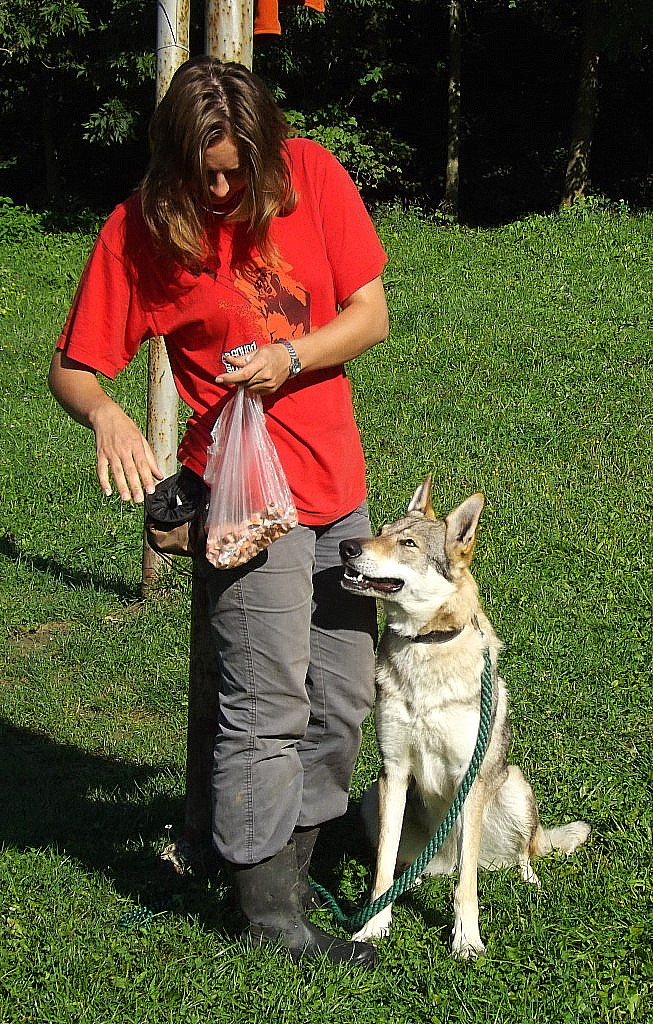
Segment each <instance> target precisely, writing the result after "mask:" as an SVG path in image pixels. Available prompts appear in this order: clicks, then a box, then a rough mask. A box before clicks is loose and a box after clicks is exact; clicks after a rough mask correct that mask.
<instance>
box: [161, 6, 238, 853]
mask: <svg viewBox="0 0 653 1024" xmlns="http://www.w3.org/2000/svg"><path fill="white" fill-rule="evenodd" d="M205 15H206V17H205V52H206V53H207V54H208V55H210V56H211V57H217V58H218V60H222V61H232V60H233V61H237V62H238V63H239V64H245V65H246V66H247V67H250V68H251V66H252V51H253V32H254V5H253V0H240V2H239V0H206V7H205ZM193 563H194V564H193V590H192V601H191V624H190V678H189V688H188V733H187V742H186V807H185V821H184V840H185V844H184V849H183V850H179V847H178V844H175V847H176V852H175V853H173V856H172V857H171V858H170V859H172V860H173V861H174V860H175V859H176V861H177V864H179V862H181V864H182V865H183V863H184V860H189V861H190V864H191V865H192V867H193V868H194V869H195V870H199V871H204V870H206V871H210V870H211V867H212V865H213V864H214V863H215V854H214V853H213V850H212V842H211V770H212V763H213V744H214V740H215V730H216V723H217V721H218V693H217V678H218V665H217V655H216V650H215V644H214V643H213V641H212V638H211V624H210V622H209V614H208V604H207V595H206V584H205V580H204V578H203V575H202V568H201V565H200V563H199V560H197V559H194V560H193ZM179 854H181V857H180V856H179Z"/></svg>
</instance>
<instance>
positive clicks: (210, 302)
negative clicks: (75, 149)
mask: <svg viewBox="0 0 653 1024" xmlns="http://www.w3.org/2000/svg"><path fill="white" fill-rule="evenodd" d="M288 152H289V160H290V166H291V172H292V181H293V185H294V187H295V189H296V191H297V193H298V195H299V201H298V203H297V206H296V208H295V210H294V211H293V212H292V213H290V214H287V215H283V216H279V217H276V218H275V220H274V221H273V223H272V229H271V238H272V240H273V242H274V243H275V245H276V247H277V250H278V252H279V253H280V257H281V258H280V260H279V261H278V262H277V263H275V265H274V266H270V265H267V264H266V263H265V261H264V260H263V259H262V257H260V256H259V255H258V254H257V256H256V269H255V271H254V272H252V271H250V272H246V271H244V270H243V271H241V270H239V269H238V261H239V254H241V253H242V251H243V246H244V245H245V244H246V243H245V239H244V230H243V227H242V226H241V225H237V224H225V223H224V222H221V221H220V220H219V218H218V217H216V218H215V226H214V227H213V228H212V229H211V234H210V242H211V246H212V255H211V258H210V259H209V260H208V263H209V264H210V265H209V266H207V268H206V269H205V270H203V271H202V272H201V273H199V274H193V273H191V272H189V271H186V270H183V269H180V268H179V267H176V268H174V273H173V272H171V270H170V268H168V270H166V269H165V268H164V266H163V261H162V260H161V259H159V258H157V255H156V254H155V251H154V248H153V244H152V241H151V238H150V234H149V231H148V229H147V227H146V225H145V222H144V220H143V218H142V214H141V209H140V200H139V197H138V196H137V195H135V196H132V197H131V198H130V199H128V200H127V201H126V202H125V203H122V204H120V205H119V206H118V207H116V209H115V210H114V211H113V213H112V214H111V215H110V217H109V219H108V220H107V222H106V224H105V225H104V227H103V228H102V231H101V232H100V235H99V237H98V239H97V242H96V244H95V246H94V248H93V251H92V253H91V255H90V257H89V260H88V263H87V265H86V268H85V270H84V273H83V275H82V278H81V281H80V284H79V287H78V290H77V294H76V296H75V299H74V302H73V305H72V308H71V310H70V313H69V315H68V319H67V321H66V324H65V326H64V328H63V331H62V333H61V337H60V338H59V342H58V346H59V348H62V349H64V350H65V352H66V353H67V355H69V356H70V358H71V359H74V360H76V361H77V362H79V363H83V364H84V365H86V366H90V367H91V368H92V369H94V370H98V371H99V372H101V373H103V374H105V375H106V376H107V377H111V378H113V377H115V376H116V374H117V373H118V372H119V371H120V370H121V369H123V368H124V367H125V366H126V365H127V363H128V362H129V360H130V359H131V358H132V357H133V356H134V355H135V353H136V352H137V350H138V348H139V346H140V345H141V344H142V342H143V341H145V340H147V339H148V338H150V337H153V336H155V335H163V336H164V338H165V341H166V347H167V351H168V356H169V359H170V365H171V368H172V373H173V376H174V379H175V384H176V386H177V390H178V391H179V394H180V395H181V397H182V398H183V399H184V401H185V402H187V404H188V405H189V406H190V407H191V409H192V410H193V415H192V416H191V418H190V419H189V420H188V424H187V429H186V433H185V435H184V438H183V440H182V442H181V445H180V448H179V459H180V461H181V462H182V463H184V464H185V465H187V466H189V467H190V468H191V469H193V470H194V471H195V472H196V473H199V474H200V475H201V474H202V473H203V471H204V466H205V463H206V449H207V447H208V445H209V444H210V441H211V437H210V434H211V429H212V427H213V424H214V423H215V420H216V417H217V415H218V414H219V412H220V409H221V408H222V406H223V405H224V402H225V401H226V400H227V399H228V397H229V395H230V394H231V392H230V391H229V390H228V389H226V388H224V387H220V386H218V385H217V384H216V383H215V379H214V378H215V377H216V375H217V374H219V373H223V372H224V370H225V368H226V367H225V364H224V363H223V362H222V358H221V357H222V355H223V353H225V352H230V353H234V354H235V353H237V352H239V351H242V350H245V351H246V350H248V349H249V348H251V346H252V345H253V344H254V345H257V346H260V345H264V344H269V343H270V342H271V341H275V340H277V339H281V338H287V339H289V340H292V339H293V338H298V337H301V336H303V335H306V334H309V333H310V332H311V331H312V330H316V329H317V328H318V327H321V326H323V325H324V324H326V323H328V322H329V321H331V320H332V319H333V318H334V316H335V315H336V313H337V309H338V306H339V304H340V303H342V302H343V301H344V300H345V299H347V298H348V297H349V296H350V295H351V294H352V293H353V292H355V291H356V290H357V289H358V288H361V287H362V286H363V285H365V284H367V283H368V282H369V281H371V280H373V279H374V278H375V277H378V276H379V274H380V273H381V271H382V269H383V266H384V264H385V261H386V257H385V254H384V252H383V249H382V247H381V244H380V242H379V240H378V238H377V236H376V232H375V231H374V227H373V225H372V222H371V220H370V218H369V215H368V213H367V211H366V210H365V207H364V206H363V203H362V201H361V199H360V196H359V194H358V191H357V189H356V186H355V185H354V183H353V182H352V180H351V178H350V177H349V175H348V174H347V172H346V171H345V170H344V168H343V167H342V166H341V165H340V164H339V163H338V161H337V160H336V159H335V158H334V157H333V156H332V155H331V154H330V153H328V152H327V150H325V149H323V148H322V147H321V146H319V145H317V144H316V143H314V142H311V141H310V140H307V139H290V140H289V141H288ZM263 405H264V409H265V414H266V422H267V426H268V430H269V432H270V435H271V437H272V440H273V441H274V443H275V445H276V448H277V451H278V452H279V457H280V459H281V463H282V465H283V467H284V470H285V472H286V475H287V477H288V483H289V484H290V489H291V491H292V493H293V497H294V499H295V504H296V507H297V512H298V515H299V521H300V522H302V523H305V524H309V525H319V524H323V523H329V522H333V521H334V520H335V519H338V518H340V517H341V516H343V515H346V514H347V513H349V512H351V511H352V510H353V509H354V508H356V507H357V506H358V505H359V504H360V502H361V501H362V500H363V499H364V497H365V465H364V461H363V453H362V449H361V444H360V438H359V435H358V430H357V428H356V424H355V422H354V417H353V410H352V404H351V391H350V386H349V381H348V379H347V376H346V374H345V370H344V367H342V366H335V367H330V368H328V369H325V370H316V371H311V372H305V373H302V374H300V376H299V377H297V378H291V379H289V380H288V381H287V382H286V383H285V384H284V385H283V386H282V387H281V388H280V389H279V390H278V391H277V392H276V393H275V394H274V395H271V396H270V397H269V398H266V399H264V402H263Z"/></svg>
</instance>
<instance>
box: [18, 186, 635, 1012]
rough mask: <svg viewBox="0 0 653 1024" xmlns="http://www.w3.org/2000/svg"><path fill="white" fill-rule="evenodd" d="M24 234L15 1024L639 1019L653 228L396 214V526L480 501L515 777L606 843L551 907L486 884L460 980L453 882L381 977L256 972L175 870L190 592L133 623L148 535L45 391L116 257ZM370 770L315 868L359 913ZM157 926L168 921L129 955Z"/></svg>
mask: <svg viewBox="0 0 653 1024" xmlns="http://www.w3.org/2000/svg"><path fill="white" fill-rule="evenodd" d="M4 213H5V216H4V223H3V221H2V220H0V374H1V377H0V379H1V381H2V384H1V387H2V418H3V424H2V447H1V448H0V474H1V476H0V478H1V480H2V484H1V487H0V490H1V506H0V507H1V515H2V522H1V523H0V607H1V609H2V625H1V628H2V633H3V644H2V664H1V667H0V730H1V732H2V738H3V757H2V761H1V763H0V777H1V782H0V844H1V856H0V878H1V881H0V1022H9V1021H11V1022H12V1024H14V1022H16V1024H18V1022H20V1024H23V1022H33V1024H36V1022H38V1024H68V1022H70V1024H73V1022H74V1024H109V1022H111V1024H113V1022H115V1024H131V1022H138V1024H155V1022H156V1024H168V1022H169V1024H200V1022H201V1024H205V1022H206V1021H207V1020H210V1021H212V1022H214V1024H227V1022H229V1024H231V1022H240V1021H242V1022H259V1021H260V1022H263V1021H266V1022H267V1021H268V1020H269V1019H270V1018H271V1016H272V1015H274V1019H275V1020H276V1021H277V1022H279V1024H314V1022H315V1024H318V1022H320V1024H321V1022H323V1021H331V1020H333V1019H334V1018H336V1017H337V1018H338V1019H341V1020H343V1021H348V1022H349V1021H356V1022H358V1024H377V1022H388V1024H400V1022H401V1024H403V1022H411V1024H449V1022H461V1024H462V1022H475V1021H483V1022H485V1021H487V1022H492V1024H517V1022H522V1021H528V1022H534V1024H549V1022H550V1021H552V1020H555V1021H557V1022H563V1024H576V1022H588V1024H589V1022H596V1021H601V1022H613V1021H614V1022H620V1021H635V1020H644V1018H645V1015H646V1013H647V1011H646V1009H645V1008H646V1005H650V1000H651V997H652V996H653V961H652V957H651V952H650V934H651V928H652V927H653V913H652V903H651V880H652V871H651V839H652V835H651V827H652V819H653V815H652V812H651V764H652V763H653V749H652V747H653V744H652V742H651V740H652V732H653V727H652V725H651V722H652V721H653V700H652V692H651V667H652V666H651V661H652V658H651V654H652V649H651V597H652V573H651V563H652V559H651V555H652V551H651V511H652V506H653V498H652V495H653V469H652V455H653V405H652V402H651V384H652V376H653V375H652V372H651V371H652V367H653V356H652V342H653V327H652V324H653V308H652V301H651V243H652V242H653V216H651V215H641V216H635V215H632V214H630V213H629V212H628V210H627V209H626V208H624V207H623V206H621V205H619V206H614V207H603V206H601V205H599V204H592V203H590V204H588V205H587V206H585V207H583V208H581V209H579V210H577V211H574V212H572V213H568V214H565V215H561V216H551V217H533V218H529V219H527V220H524V221H521V222H518V223H513V224H509V225H506V226H503V227H500V228H496V229H493V230H471V229H463V228H460V229H457V228H450V227H443V226H439V225H437V224H434V223H430V222H428V221H427V220H425V219H424V218H422V217H421V216H420V215H419V214H418V213H417V212H409V213H406V212H400V211H396V210H388V211H385V212H384V213H382V214H380V215H379V218H378V226H379V231H380V233H381V236H382V238H383V241H384V243H385V245H386V248H387V251H388V254H389V257H390V262H389V266H388V270H387V273H386V285H387V291H388V299H389V305H390V312H391V323H392V330H391V336H390V338H389V340H388V341H387V342H386V343H385V344H384V345H382V346H378V347H377V348H376V349H375V350H373V351H372V352H370V353H368V354H366V355H365V356H364V357H362V358H360V359H359V360H357V361H356V362H355V363H354V364H352V366H351V368H350V372H351V377H352V381H353V386H354V392H355V400H356V406H357V413H358V420H359V423H360V426H361V432H362V436H363V442H364V447H365V450H366V453H367V458H368V465H369V493H370V504H371V510H372V515H373V519H374V522H375V524H376V525H377V526H378V525H380V524H381V523H382V522H383V521H384V520H387V519H389V518H394V517H396V516H397V515H398V514H399V513H401V512H402V511H403V509H404V508H405V506H406V504H407V502H408V500H409V498H410V495H411V494H412V492H413V489H414V487H415V485H416V484H417V482H418V481H419V480H420V479H421V478H422V476H423V475H424V474H425V473H427V472H433V476H434V486H433V493H434V503H435V505H436V506H437V511H438V512H440V513H443V514H446V513H447V512H448V511H449V510H450V509H451V508H452V507H453V506H454V505H455V504H457V503H458V502H459V501H461V500H462V499H463V498H465V497H466V496H467V495H468V494H471V493H472V492H474V491H478V490H481V491H483V492H484V493H485V495H486V500H487V505H486V509H485V512H484V514H483V518H482V521H481V535H480V540H479V544H478V548H477V553H476V557H475V574H476V578H477V580H478V582H479V586H480V590H481V594H482V596H483V600H484V603H485V607H486V610H487V611H488V613H489V615H490V617H491V618H492V620H493V622H494V624H495V626H496V628H497V631H498V632H499V634H500V635H501V637H502V639H503V641H504V643H505V649H504V652H503V655H502V662H501V666H502V673H503V675H504V677H505V679H506V681H507V683H508V686H509V688H510V691H511V695H512V714H513V733H514V738H513V755H512V756H513V759H514V760H516V761H517V762H518V763H519V764H521V765H522V767H523V768H524V770H525V772H526V774H527V776H528V777H529V779H530V780H531V782H532V785H533V788H534V790H535V792H536V795H537V797H538V799H539V801H540V804H541V813H542V817H543V819H544V822H545V824H547V825H548V824H554V823H557V822H561V821H563V820H571V819H573V818H577V817H580V818H584V819H586V820H587V821H589V822H590V824H591V825H592V828H593V832H592V835H591V837H590V840H589V842H588V844H587V846H586V847H584V848H582V849H581V850H580V851H578V853H577V854H575V855H574V856H573V857H572V858H570V859H569V860H564V859H562V858H560V857H551V858H549V859H547V860H545V861H542V862H541V863H540V864H539V867H538V874H539V875H540V878H541V880H542V882H543V887H542V889H541V890H540V891H534V890H533V887H531V886H524V885H522V884H520V883H519V881H518V880H517V878H516V875H513V874H511V873H510V872H501V873H496V874H489V873H488V874H483V875H481V878H480V889H479V891H480V903H481V934H482V935H483V937H484V939H485V942H486V945H487V947H488V952H487V956H485V957H484V958H483V959H482V960H479V961H478V962H476V963H472V964H463V963H458V962H455V961H453V960H452V959H451V957H450V956H449V952H448V933H449V930H450V927H451V922H452V893H453V881H452V880H450V879H439V880H437V879H432V880H428V881H427V882H425V883H424V884H423V885H422V886H421V887H420V888H419V889H417V890H415V891H414V892H411V893H410V894H407V895H405V896H404V897H402V898H401V900H400V901H399V903H398V904H397V906H396V909H395V926H394V931H393V934H392V936H391V938H390V939H389V940H387V941H386V942H384V943H383V944H381V945H380V947H379V957H378V967H377V968H376V969H375V970H374V971H373V972H370V973H367V974H364V975H363V976H360V975H353V976H351V975H348V974H347V973H346V972H345V971H344V970H341V969H329V968H327V967H326V966H322V965H318V966H315V965H309V964H300V965H294V964H291V963H288V962H287V961H286V960H285V959H284V958H283V956H281V955H280V954H279V953H278V952H275V951H263V952H260V951H259V952H254V951H250V950H247V949H246V948H245V947H244V945H243V944H242V943H241V941H240V940H239V937H238V922H237V918H236V915H235V913H234V911H233V907H232V905H231V902H230V899H229V894H228V889H227V887H226V885H225V882H224V879H223V878H222V877H221V876H218V877H217V878H214V879H212V880H210V881H209V882H204V881H202V879H201V878H198V877H192V876H191V877H186V878H180V879H178V880H171V879H170V878H169V877H168V876H167V875H166V874H165V872H163V871H162V869H161V862H160V859H159V855H160V852H161V850H162V849H163V847H164V846H165V845H166V843H168V842H169V841H170V838H171V837H172V838H174V837H175V835H177V834H178V833H179V829H180V827H181V823H182V820H183V793H184V755H185V729H186V711H187V648H188V629H189V606H190V585H189V578H188V576H187V575H186V574H185V572H184V569H186V568H187V566H186V565H185V564H184V563H182V564H181V565H178V567H177V568H176V569H175V570H174V571H172V572H170V573H166V574H165V575H164V576H162V577H161V579H160V581H159V583H158V585H157V586H156V588H155V590H154V592H153V594H152V595H151V597H150V598H149V599H148V601H147V602H145V603H143V602H141V601H140V600H139V582H140V555H141V527H142V511H141V510H140V509H139V508H136V507H133V506H123V505H122V504H121V502H120V500H119V499H117V498H115V497H113V498H110V499H106V498H104V497H103V496H102V494H101V493H100V490H99V488H98V486H97V483H96V480H95V471H94V458H93V444H92V437H91V436H90V435H89V434H88V433H87V432H85V431H84V430H83V429H82V428H81V427H78V426H77V425H75V424H74V423H72V422H71V421H70V420H68V419H67V417H66V416H65V415H64V414H63V413H62V412H61V410H60V409H59V408H58V407H57V406H56V405H55V403H54V401H53V400H52V399H51V398H50V396H49V394H48V392H47V388H46V385H45V376H46V371H47V365H48V362H49V358H50V352H51V349H52V346H53V343H54V340H55V338H56V335H57V332H58V329H59V326H60V323H61V321H62V319H63V317H64V316H65V313H66V310H67V307H68V304H69V302H70V299H71V297H72V294H73V291H74V288H75V284H76V281H77V278H78V276H79V272H80V270H81V267H82V265H83V261H84V258H85V254H86V253H87V252H88V248H89V246H90V244H91V236H90V235H89V234H83V233H74V232H68V233H61V232H57V231H54V230H48V228H47V225H40V224H39V223H37V219H35V218H29V217H27V216H25V215H23V214H21V213H20V212H19V211H13V212H12V211H7V210H5V211H4ZM144 370H145V353H144V352H142V353H141V354H140V355H139V357H138V358H137V359H136V360H135V361H134V363H133V364H132V366H131V367H130V368H129V369H128V370H127V371H126V372H125V373H124V374H123V375H122V376H121V377H120V378H119V379H118V381H117V382H116V383H115V384H114V385H111V391H112V393H113V394H114V395H115V396H116V397H117V398H118V400H120V401H121V402H123V403H124V404H125V405H126V407H127V408H128V410H129V411H130V413H131V414H132V415H134V416H136V417H137V418H138V419H139V420H140V422H141V423H142V422H143V418H144V397H145V396H144ZM180 420H183V411H180ZM377 768H378V756H377V753H376V747H375V742H374V734H373V726H372V723H371V721H370V722H368V723H367V727H366V732H365V738H364V743H363V748H362V751H361V755H360V758H359V762H358V765H357V769H356V773H355V776H354V781H353V786H352V801H351V808H350V811H349V813H348V814H347V816H346V817H345V818H344V819H343V820H342V821H340V822H337V823H335V824H334V825H332V826H331V827H330V828H329V829H328V830H326V832H325V833H324V834H323V836H322V838H321V842H320V846H319V849H318V855H317V858H316V864H315V875H316V877H317V878H318V880H319V881H321V882H323V883H324V884H326V885H327V886H328V887H329V888H331V889H333V890H334V891H338V892H339V893H340V894H341V896H343V898H344V899H345V900H348V901H353V902H356V903H360V902H362V901H363V900H364V898H365V896H366V893H367V889H368V886H369V883H370V872H371V863H372V858H371V855H370V852H369V850H368V849H367V848H366V846H365V844H364V842H363V840H362V837H361V829H360V826H359V823H358V820H357V816H356V808H357V802H358V800H359V799H360V796H361V793H362V792H363V790H364V788H365V787H366V785H368V784H369V782H370V781H372V779H373V778H374V776H375V773H376V771H377ZM158 900H163V902H162V903H159V902H157V901H158ZM139 903H140V904H144V905H146V906H151V907H153V908H154V909H158V908H159V907H161V908H162V909H161V911H160V912H159V913H157V914H156V916H155V917H154V918H153V920H151V921H150V922H149V924H146V925H144V926H142V927H138V926H133V927H121V919H123V917H124V915H125V914H127V913H128V912H130V911H131V910H132V909H133V908H134V906H135V905H137V904H139ZM324 923H325V924H326V925H327V927H329V926H330V921H329V919H328V917H327V918H326V919H325V921H324ZM648 1012H650V1011H648Z"/></svg>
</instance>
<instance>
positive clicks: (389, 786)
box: [354, 770, 408, 939]
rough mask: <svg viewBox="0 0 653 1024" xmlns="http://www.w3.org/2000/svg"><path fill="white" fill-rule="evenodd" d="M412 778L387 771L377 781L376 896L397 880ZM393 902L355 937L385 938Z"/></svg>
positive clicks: (375, 897)
mask: <svg viewBox="0 0 653 1024" xmlns="http://www.w3.org/2000/svg"><path fill="white" fill-rule="evenodd" d="M407 788H408V779H407V778H405V777H404V776H403V775H400V774H397V773H394V772H393V771H392V770H391V771H390V772H385V771H384V772H383V773H382V774H381V776H380V777H379V780H378V782H377V796H378V817H379V836H378V848H377V854H376V874H375V877H374V887H373V890H372V900H376V899H378V898H379V896H382V895H383V893H384V892H387V890H388V889H389V888H390V886H391V885H392V883H393V881H394V873H395V865H396V863H397V851H398V850H399V840H400V839H401V828H402V825H403V820H404V810H405V807H406V791H407ZM391 922H392V904H391V903H390V904H389V905H388V906H387V907H386V908H385V909H384V910H381V911H379V913H378V914H375V915H374V917H373V918H371V920H369V921H368V922H367V924H365V925H363V927H362V928H361V929H360V931H358V932H357V933H356V935H354V938H355V939H383V938H385V937H386V936H387V935H388V933H389V931H390V924H391Z"/></svg>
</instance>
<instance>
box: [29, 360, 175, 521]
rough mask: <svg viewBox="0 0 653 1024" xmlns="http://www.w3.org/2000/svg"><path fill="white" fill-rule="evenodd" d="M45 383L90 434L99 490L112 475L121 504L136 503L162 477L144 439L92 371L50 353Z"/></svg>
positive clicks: (107, 485)
mask: <svg viewBox="0 0 653 1024" xmlns="http://www.w3.org/2000/svg"><path fill="white" fill-rule="evenodd" d="M48 383H49V385H50V390H51V391H52V394H53V395H54V397H55V398H56V399H57V401H58V402H59V404H60V405H62V406H63V408H64V409H65V410H66V412H67V413H68V414H69V415H70V416H72V418H73V419H74V420H76V421H77V422H78V423H81V424H82V425H83V426H85V427H89V428H90V429H91V430H93V432H94V433H95V447H96V453H97V475H98V480H99V481H100V487H101V488H102V490H103V491H104V493H105V494H106V495H107V496H108V495H110V494H111V493H112V489H111V479H110V478H111V477H113V479H114V481H115V485H116V489H117V491H118V494H119V495H120V497H121V498H122V500H123V501H135V502H138V503H140V502H142V501H143V500H144V495H145V494H151V493H152V491H153V490H154V487H155V481H156V480H162V479H163V473H162V472H161V470H160V469H159V467H158V465H157V462H156V459H155V457H154V453H153V451H152V449H151V448H150V446H149V444H148V442H147V440H146V439H145V437H144V436H143V434H142V433H141V431H140V430H139V428H138V427H137V425H136V424H135V423H134V421H133V420H132V419H131V418H130V417H129V416H128V415H127V413H126V412H124V410H123V409H121V408H120V406H119V405H118V404H117V403H116V402H114V401H113V399H112V398H110V397H109V395H107V393H106V391H105V390H104V388H103V387H102V386H101V385H100V383H99V381H98V379H97V377H96V375H95V371H94V370H93V369H92V368H91V367H89V366H85V365H84V364H83V363H77V362H75V361H74V360H72V359H69V358H68V356H66V355H65V354H64V353H62V352H60V351H59V350H57V351H55V353H54V355H53V357H52V363H51V365H50V373H49V376H48Z"/></svg>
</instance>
